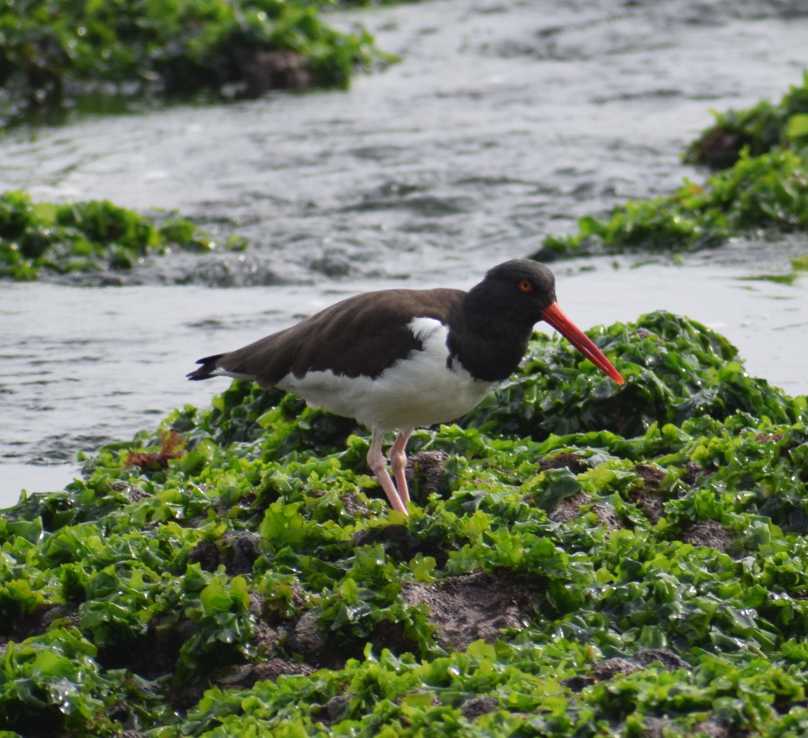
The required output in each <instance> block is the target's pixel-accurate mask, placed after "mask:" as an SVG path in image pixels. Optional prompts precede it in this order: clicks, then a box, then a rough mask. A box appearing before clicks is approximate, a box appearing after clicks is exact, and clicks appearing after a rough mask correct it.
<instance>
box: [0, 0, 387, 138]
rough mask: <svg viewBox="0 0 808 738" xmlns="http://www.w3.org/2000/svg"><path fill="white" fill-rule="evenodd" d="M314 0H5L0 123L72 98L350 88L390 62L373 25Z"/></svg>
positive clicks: (0, 28) (0, 33)
mask: <svg viewBox="0 0 808 738" xmlns="http://www.w3.org/2000/svg"><path fill="white" fill-rule="evenodd" d="M328 4H329V3H326V2H318V1H316V0H232V1H229V2H225V1H224V0H194V1H193V2H191V1H190V0H143V1H142V2H119V1H118V0H99V1H98V2H91V3H80V2H71V1H70V0H28V1H27V2H16V1H14V0H0V39H2V43H1V44H0V125H2V124H6V123H9V122H14V121H18V120H21V119H25V118H29V119H30V118H31V116H32V114H35V113H37V112H38V111H48V110H51V111H52V110H54V109H55V110H60V109H61V108H62V106H63V104H64V102H65V99H66V98H69V97H76V96H78V97H79V98H81V96H82V93H93V94H95V96H96V97H101V98H104V97H109V96H110V95H113V96H114V95H115V94H125V95H127V96H129V97H132V96H135V95H138V94H144V93H150V94H152V95H154V94H159V95H170V96H177V95H183V96H187V95H190V94H193V93H195V92H197V91H200V90H207V91H210V92H212V93H214V94H216V95H222V96H224V97H233V96H245V95H246V96H251V95H252V96H254V95H258V94H260V93H261V92H263V91H265V90H267V89H272V88H282V87H287V88H293V89H303V88H305V87H307V86H309V85H320V86H337V87H346V86H347V85H348V81H349V79H350V76H351V73H352V72H353V70H354V69H355V68H356V67H357V66H362V65H365V66H367V65H369V64H371V63H373V62H375V61H379V60H382V59H386V60H388V61H389V59H390V57H387V56H384V55H382V54H380V53H379V52H377V51H376V50H375V48H374V47H373V38H372V37H371V36H370V35H369V34H368V33H367V32H364V31H362V32H358V33H347V34H346V33H340V32H338V31H336V30H334V29H332V28H330V27H329V26H328V25H327V24H325V23H324V22H323V21H322V19H321V17H320V15H319V12H318V11H319V9H320V7H322V6H324V5H328Z"/></svg>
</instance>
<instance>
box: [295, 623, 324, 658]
mask: <svg viewBox="0 0 808 738" xmlns="http://www.w3.org/2000/svg"><path fill="white" fill-rule="evenodd" d="M317 622H318V613H317V611H316V610H309V611H308V612H307V613H306V614H305V615H303V617H302V618H300V620H298V621H297V625H295V628H294V630H293V631H292V632H291V634H290V635H289V638H288V639H287V641H286V643H287V645H288V646H289V647H290V648H291V649H292V650H293V651H296V652H297V653H300V654H301V655H302V656H303V658H305V659H306V661H314V662H316V661H317V660H318V659H319V658H320V656H321V655H322V652H323V651H324V649H325V640H323V638H322V636H320V634H319V633H318V632H317Z"/></svg>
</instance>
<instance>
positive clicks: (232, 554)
mask: <svg viewBox="0 0 808 738" xmlns="http://www.w3.org/2000/svg"><path fill="white" fill-rule="evenodd" d="M222 542H223V543H224V546H225V550H224V554H223V555H222V563H223V564H224V566H225V571H226V572H227V576H229V577H234V576H236V575H237V574H251V573H252V569H253V564H254V563H255V562H256V561H257V560H258V557H259V556H260V555H261V537H260V536H257V535H255V534H254V533H247V532H246V531H239V532H237V533H227V534H225V535H224V536H223V537H222Z"/></svg>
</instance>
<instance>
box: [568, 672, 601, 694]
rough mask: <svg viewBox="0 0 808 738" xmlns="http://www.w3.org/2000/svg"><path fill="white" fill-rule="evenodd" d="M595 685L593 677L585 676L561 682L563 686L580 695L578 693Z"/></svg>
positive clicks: (577, 676) (573, 677)
mask: <svg viewBox="0 0 808 738" xmlns="http://www.w3.org/2000/svg"><path fill="white" fill-rule="evenodd" d="M594 683H595V680H594V679H593V678H592V677H588V676H583V675H580V674H577V675H575V676H572V677H568V678H567V679H562V680H561V685H562V686H564V687H566V688H567V689H569V690H571V691H573V692H575V694H578V692H581V691H582V690H584V689H586V687H591V686H592V685H593V684H594Z"/></svg>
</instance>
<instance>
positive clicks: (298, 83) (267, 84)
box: [241, 51, 311, 97]
mask: <svg viewBox="0 0 808 738" xmlns="http://www.w3.org/2000/svg"><path fill="white" fill-rule="evenodd" d="M241 73H242V76H243V77H244V81H245V82H246V94H247V95H248V96H249V97H258V96H259V95H261V94H263V93H264V92H267V91H269V90H281V89H284V90H297V91H300V90H305V89H306V88H307V87H308V86H309V85H310V84H311V74H310V73H309V70H308V68H307V64H306V57H305V56H304V55H303V54H299V53H297V52H294V51H259V52H256V53H255V54H253V55H252V56H250V57H248V58H246V59H244V60H243V61H242V63H241Z"/></svg>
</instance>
